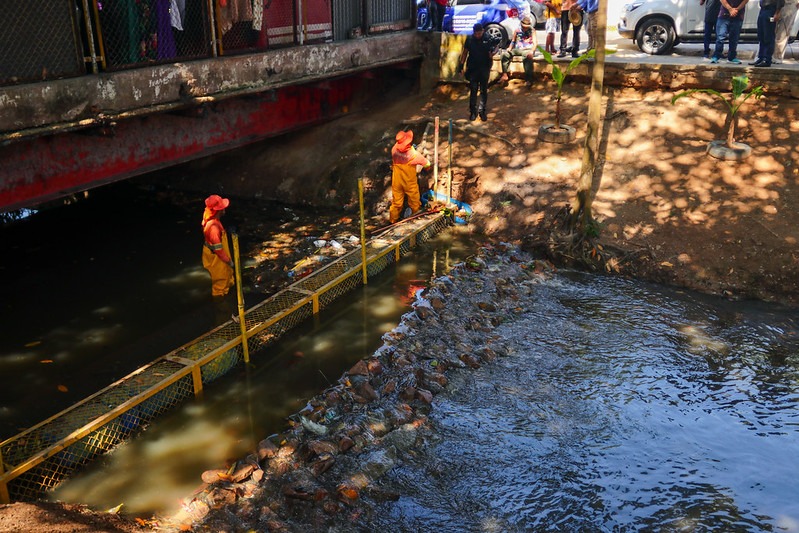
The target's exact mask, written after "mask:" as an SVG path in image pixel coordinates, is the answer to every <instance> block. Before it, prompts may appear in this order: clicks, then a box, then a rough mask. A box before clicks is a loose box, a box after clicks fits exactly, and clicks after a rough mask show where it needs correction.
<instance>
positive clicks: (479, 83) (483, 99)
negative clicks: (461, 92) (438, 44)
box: [458, 22, 499, 121]
mask: <svg viewBox="0 0 799 533" xmlns="http://www.w3.org/2000/svg"><path fill="white" fill-rule="evenodd" d="M498 44H499V43H498V42H496V41H495V40H494V39H492V38H490V37H489V36H488V35H486V33H485V29H484V28H483V25H482V24H480V23H479V22H478V23H477V24H475V25H474V27H473V28H472V34H471V35H470V36H468V37H467V38H466V42H465V43H464V45H463V51H461V56H460V59H459V60H458V71H459V72H460V71H462V70H463V66H464V64H465V65H466V72H465V73H464V77H465V78H466V79H467V80H468V81H469V120H474V119H476V118H477V116H478V115H479V116H480V119H481V120H483V121H486V120H488V116H487V115H486V104H487V103H488V78H489V76H491V65H492V64H493V57H494V53H495V52H496V47H497V45H498ZM478 91H479V92H480V103H479V105H478V103H477V93H478Z"/></svg>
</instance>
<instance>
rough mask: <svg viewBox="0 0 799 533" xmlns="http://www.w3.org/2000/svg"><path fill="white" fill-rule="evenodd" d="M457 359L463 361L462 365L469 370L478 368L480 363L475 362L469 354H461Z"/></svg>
mask: <svg viewBox="0 0 799 533" xmlns="http://www.w3.org/2000/svg"><path fill="white" fill-rule="evenodd" d="M458 359H460V360H461V361H463V363H464V364H466V365H467V366H468V367H470V368H480V363H478V362H477V359H475V358H474V357H472V356H471V355H469V354H465V353H464V354H461V355H459V356H458Z"/></svg>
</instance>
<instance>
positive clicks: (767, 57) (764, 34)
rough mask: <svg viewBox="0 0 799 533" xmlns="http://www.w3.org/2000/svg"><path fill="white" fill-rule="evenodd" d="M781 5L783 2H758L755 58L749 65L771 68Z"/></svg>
mask: <svg viewBox="0 0 799 533" xmlns="http://www.w3.org/2000/svg"><path fill="white" fill-rule="evenodd" d="M783 5H785V2H784V0H760V14H759V15H758V16H757V44H758V46H757V58H756V59H755V60H754V61H752V62H751V63H749V64H750V65H754V66H755V67H770V66H771V58H772V57H773V56H774V40H775V37H776V31H777V21H779V20H780V17H781V14H782V6H783Z"/></svg>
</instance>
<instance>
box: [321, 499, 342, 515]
mask: <svg viewBox="0 0 799 533" xmlns="http://www.w3.org/2000/svg"><path fill="white" fill-rule="evenodd" d="M341 509H342V507H341V504H340V503H338V502H336V501H333V500H327V501H326V502H325V503H323V504H322V510H323V511H324V512H326V513H327V514H329V515H333V514H337V513H339V512H341Z"/></svg>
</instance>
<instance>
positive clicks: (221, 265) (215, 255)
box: [202, 194, 234, 323]
mask: <svg viewBox="0 0 799 533" xmlns="http://www.w3.org/2000/svg"><path fill="white" fill-rule="evenodd" d="M229 205H230V200H228V199H227V198H222V197H221V196H219V195H218V194H212V195H211V196H209V197H208V198H206V199H205V211H203V221H202V227H203V236H204V237H205V244H204V245H203V256H202V261H203V267H204V268H205V269H206V270H207V271H208V273H209V274H211V296H212V298H213V299H214V306H215V308H216V314H217V317H216V321H217V323H221V322H220V320H221V321H222V322H224V321H225V320H227V319H228V313H229V312H230V311H231V309H230V305H228V304H227V302H226V301H225V297H226V296H227V294H228V292H229V291H230V287H232V286H233V283H234V280H233V260H232V259H231V257H230V247H229V245H228V239H227V233H225V228H224V227H223V226H222V222H221V221H220V218H221V217H222V215H224V214H225V209H227V207H228V206H229Z"/></svg>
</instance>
